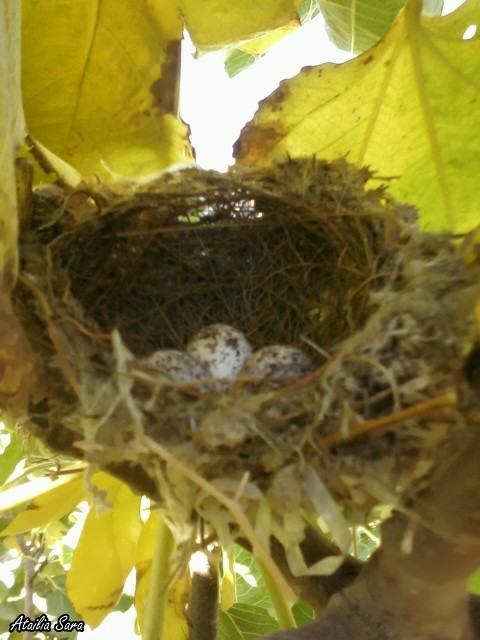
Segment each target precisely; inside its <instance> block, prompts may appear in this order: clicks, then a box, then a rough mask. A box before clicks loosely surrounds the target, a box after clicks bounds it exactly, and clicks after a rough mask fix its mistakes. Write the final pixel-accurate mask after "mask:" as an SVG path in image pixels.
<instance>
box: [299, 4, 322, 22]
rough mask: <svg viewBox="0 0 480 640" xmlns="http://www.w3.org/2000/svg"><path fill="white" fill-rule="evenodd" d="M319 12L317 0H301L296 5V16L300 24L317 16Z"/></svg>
mask: <svg viewBox="0 0 480 640" xmlns="http://www.w3.org/2000/svg"><path fill="white" fill-rule="evenodd" d="M319 13H320V10H319V8H318V2H317V0H302V3H301V4H300V6H299V7H298V17H299V18H300V22H301V23H302V24H305V22H309V21H310V20H313V18H315V16H318V14H319Z"/></svg>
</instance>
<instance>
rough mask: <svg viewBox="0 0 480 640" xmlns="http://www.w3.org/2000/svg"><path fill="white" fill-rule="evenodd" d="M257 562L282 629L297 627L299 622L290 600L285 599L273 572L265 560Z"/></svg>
mask: <svg viewBox="0 0 480 640" xmlns="http://www.w3.org/2000/svg"><path fill="white" fill-rule="evenodd" d="M257 562H258V567H259V569H260V573H261V574H262V578H263V581H264V583H265V587H266V589H267V591H268V594H269V596H270V599H271V601H272V605H273V608H274V609H275V613H276V614H277V620H278V625H279V627H280V629H296V627H297V623H296V622H295V618H294V617H293V613H292V609H291V607H290V605H289V603H288V601H287V600H286V599H285V597H284V595H283V593H282V591H281V589H279V587H278V584H277V582H276V581H275V580H274V578H273V576H272V574H271V573H270V571H269V570H268V569H267V567H266V566H265V565H264V564H263V562H261V561H259V560H258V561H257Z"/></svg>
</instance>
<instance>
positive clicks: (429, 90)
mask: <svg viewBox="0 0 480 640" xmlns="http://www.w3.org/2000/svg"><path fill="white" fill-rule="evenodd" d="M420 8H421V2H420V1H419V0H412V1H411V2H409V3H408V4H407V6H406V8H405V10H403V11H402V12H401V13H400V15H399V16H398V18H397V19H396V20H395V22H394V23H393V25H392V27H391V28H390V30H389V31H388V32H387V33H386V35H385V36H384V37H383V38H382V40H380V42H379V43H378V44H377V45H375V46H374V47H373V48H371V49H370V50H369V51H367V52H366V53H364V54H363V55H361V56H360V57H358V58H356V59H354V60H352V61H350V62H347V63H344V64H342V65H334V64H325V65H322V66H319V67H310V68H305V69H303V70H302V71H301V72H300V73H299V74H298V75H297V76H296V77H295V78H293V79H291V80H287V81H285V82H283V83H282V84H281V85H280V87H279V88H278V89H277V90H276V91H275V92H274V93H273V94H272V95H271V96H269V97H268V98H267V99H266V100H264V101H263V102H262V103H261V105H260V108H259V110H258V111H257V114H256V115H255V117H254V120H253V121H252V122H251V123H249V124H248V125H247V126H246V127H245V128H244V130H243V131H242V133H241V136H240V139H239V141H238V142H237V144H236V158H237V162H238V163H240V164H245V165H249V166H252V165H261V166H266V165H269V164H271V163H272V162H274V161H276V160H281V159H285V158H286V157H287V155H289V156H291V157H298V156H311V155H315V156H317V157H319V158H326V159H333V158H338V157H339V156H347V157H348V159H349V160H350V161H351V162H354V163H356V164H359V165H368V166H370V167H371V168H373V169H374V170H376V171H378V173H379V175H380V176H384V177H389V176H390V177H392V178H394V179H393V180H392V181H391V182H390V191H391V193H392V194H393V195H394V196H395V197H396V198H398V199H399V200H404V201H409V202H413V203H415V204H416V205H417V206H418V207H419V210H420V216H421V222H422V223H423V225H424V226H425V227H427V228H428V229H429V230H438V229H445V228H448V229H451V230H454V231H458V232H463V231H468V230H469V229H471V228H472V226H474V225H476V224H478V222H479V219H478V212H479V210H480V190H479V189H478V186H477V183H478V175H477V173H478V139H479V137H480V109H479V108H478V105H479V102H480V85H479V83H478V78H479V77H480V38H479V37H478V35H477V36H476V37H473V38H471V39H467V40H464V39H463V36H464V34H465V32H466V30H467V27H469V26H470V25H473V24H479V23H480V3H479V2H478V1H475V0H467V1H466V2H465V4H463V5H462V6H461V7H460V8H459V9H457V11H456V12H454V13H452V14H450V15H447V16H444V17H435V18H432V17H426V16H421V15H420ZM375 184H376V185H377V184H378V182H376V183H375Z"/></svg>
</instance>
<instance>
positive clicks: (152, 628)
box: [142, 514, 174, 640]
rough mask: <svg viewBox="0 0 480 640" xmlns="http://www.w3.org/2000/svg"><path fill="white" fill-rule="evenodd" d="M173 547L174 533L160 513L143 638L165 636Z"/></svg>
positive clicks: (153, 638) (151, 639) (155, 639)
mask: <svg viewBox="0 0 480 640" xmlns="http://www.w3.org/2000/svg"><path fill="white" fill-rule="evenodd" d="M173 547H174V541H173V536H172V533H171V531H170V529H169V528H168V527H167V525H166V523H165V520H164V519H163V518H162V516H161V515H160V514H159V516H158V524H157V535H156V538H155V547H154V550H153V559H152V568H151V574H150V586H149V589H148V597H147V603H146V605H145V623H144V625H143V627H144V628H143V633H142V640H159V638H160V640H161V638H162V637H163V623H164V619H165V609H166V606H167V602H168V583H169V578H170V556H171V554H172V551H173Z"/></svg>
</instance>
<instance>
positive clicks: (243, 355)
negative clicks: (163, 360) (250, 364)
mask: <svg viewBox="0 0 480 640" xmlns="http://www.w3.org/2000/svg"><path fill="white" fill-rule="evenodd" d="M187 353H188V354H190V355H191V356H194V357H195V358H197V360H199V361H200V362H203V363H204V364H206V365H207V366H208V367H209V369H210V371H211V373H212V375H213V376H214V377H215V378H235V376H236V375H237V374H238V372H239V371H240V369H241V367H242V365H243V363H244V362H245V360H246V359H247V358H248V356H249V355H250V354H251V353H252V347H251V346H250V344H249V342H248V340H247V339H246V337H245V336H244V335H243V333H242V332H241V331H239V330H238V329H235V327H231V326H230V325H228V324H211V325H208V326H207V327H204V328H203V329H201V330H200V331H199V332H198V333H197V334H196V335H195V336H194V337H193V338H192V340H190V342H189V343H188V345H187Z"/></svg>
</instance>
